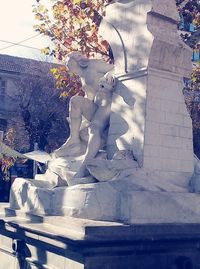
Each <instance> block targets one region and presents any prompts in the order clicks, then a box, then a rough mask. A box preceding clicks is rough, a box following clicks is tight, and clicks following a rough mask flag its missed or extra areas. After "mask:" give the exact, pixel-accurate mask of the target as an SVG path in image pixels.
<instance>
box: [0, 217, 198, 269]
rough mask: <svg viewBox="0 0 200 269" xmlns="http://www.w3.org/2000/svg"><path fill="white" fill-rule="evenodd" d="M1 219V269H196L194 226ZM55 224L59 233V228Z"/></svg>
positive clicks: (196, 232) (196, 227) (196, 242)
mask: <svg viewBox="0 0 200 269" xmlns="http://www.w3.org/2000/svg"><path fill="white" fill-rule="evenodd" d="M29 217H30V219H31V223H30V220H28V219H25V218H24V219H23V218H22V217H21V218H20V217H18V218H16V217H8V216H7V217H5V216H4V217H3V219H2V216H1V218H0V258H1V267H2V268H5V269H18V268H20V269H27V268H29V269H36V268H37V269H41V268H43V269H44V268H45V269H47V268H48V269H50V268H51V269H53V268H54V269H124V268H126V269H133V268H134V269H146V268H159V269H185V268H199V265H200V258H199V248H200V236H199V235H200V226H199V225H198V224H184V225H182V224H171V225H170V224H165V225H162V224H148V225H147V224H143V225H141V224H140V225H133V226H130V225H122V224H120V223H113V222H98V221H85V220H81V219H80V220H78V219H73V218H62V217H50V218H43V222H37V219H34V216H29ZM57 223H59V224H60V225H59V227H58V226H57Z"/></svg>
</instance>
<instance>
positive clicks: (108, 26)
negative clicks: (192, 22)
mask: <svg viewBox="0 0 200 269" xmlns="http://www.w3.org/2000/svg"><path fill="white" fill-rule="evenodd" d="M106 14H107V15H106V18H105V20H104V22H103V23H102V25H101V28H100V30H101V34H102V35H103V36H104V37H105V38H106V39H107V40H108V41H109V43H110V45H111V47H112V50H113V54H114V58H115V73H116V76H117V77H118V80H119V83H118V85H117V93H116V94H115V96H114V98H113V103H112V114H111V119H110V122H111V126H110V129H109V136H108V151H109V152H108V153H109V156H110V157H111V156H112V155H113V154H114V152H116V151H117V150H118V149H120V150H123V149H131V150H133V154H134V156H136V158H137V160H138V161H139V164H140V166H141V167H143V168H144V169H148V170H149V171H150V170H151V171H157V173H160V180H162V178H163V179H168V180H172V178H171V176H172V174H173V180H174V181H176V180H177V181H178V180H181V181H182V184H183V185H185V184H188V180H189V179H190V177H191V175H192V173H193V169H194V165H193V144H192V123H191V119H190V117H189V115H188V112H187V110H186V106H185V103H184V99H183V94H182V88H183V77H189V76H190V73H191V60H190V59H191V49H190V48H189V47H187V46H186V45H185V44H184V43H183V42H182V41H181V39H180V36H179V34H178V32H177V23H176V21H177V20H178V13H177V11H176V6H175V1H174V0H170V1H165V0H161V1H160V0H159V1H158V0H154V1H151V0H147V1H146V0H142V1H137V0H136V1H118V2H117V3H113V4H112V5H110V6H108V8H107V13H106ZM117 17H123V18H126V20H123V21H122V20H120V19H119V20H116V18H117ZM121 96H122V97H123V98H124V100H123V98H122V97H121ZM131 98H132V99H134V102H132V105H131V104H130V103H128V102H127V101H126V100H127V99H130V100H131ZM120 126H121V128H120Z"/></svg>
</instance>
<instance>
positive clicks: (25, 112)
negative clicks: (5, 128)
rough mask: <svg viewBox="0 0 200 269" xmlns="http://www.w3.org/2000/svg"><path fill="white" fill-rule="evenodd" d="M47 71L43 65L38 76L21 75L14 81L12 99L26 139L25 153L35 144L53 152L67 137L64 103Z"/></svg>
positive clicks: (65, 105) (65, 104) (65, 106)
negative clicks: (14, 92)
mask: <svg viewBox="0 0 200 269" xmlns="http://www.w3.org/2000/svg"><path fill="white" fill-rule="evenodd" d="M38 65H39V63H38ZM38 68H39V66H38ZM49 68H50V67H48V68H46V69H45V68H44V66H42V68H41V75H40V76H35V75H32V76H30V75H28V76H27V75H24V76H22V77H21V79H20V80H16V81H15V84H16V87H17V88H18V93H17V94H16V96H15V100H16V102H17V103H18V105H19V114H20V116H21V119H22V121H23V124H24V129H25V131H26V135H27V136H28V140H29V145H30V148H29V149H28V150H33V149H34V143H38V146H39V148H40V149H41V150H44V149H45V148H48V149H49V151H52V150H54V149H55V148H57V147H58V146H60V144H62V143H63V142H64V141H63V140H64V139H66V136H67V134H68V126H67V125H66V121H65V117H66V114H67V102H64V101H62V100H61V99H60V98H59V94H58V92H57V90H55V85H54V80H53V78H52V76H51V74H50V73H49V72H48V70H49ZM19 132H20V130H19ZM20 135H22V134H20ZM55 137H56V141H55ZM53 140H54V141H55V142H53Z"/></svg>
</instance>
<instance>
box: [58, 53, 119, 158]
mask: <svg viewBox="0 0 200 269" xmlns="http://www.w3.org/2000/svg"><path fill="white" fill-rule="evenodd" d="M66 65H67V67H68V68H69V70H70V72H74V73H76V74H77V75H79V76H80V78H81V81H82V87H83V90H84V92H85V96H84V97H82V96H74V97H72V98H71V100H70V113H69V118H70V137H69V138H68V140H67V141H66V142H65V143H64V144H63V145H62V146H61V147H60V148H59V149H57V150H55V151H54V155H55V157H65V156H70V155H72V154H74V153H76V151H77V152H81V141H80V128H81V124H82V116H83V117H84V118H85V119H86V120H87V121H89V122H91V124H90V126H92V125H94V124H96V122H98V124H99V132H102V129H103V128H104V126H103V121H105V118H107V116H106V114H108V113H107V112H106V111H107V110H108V108H107V109H105V110H104V113H102V111H101V112H100V110H98V109H97V108H99V109H100V103H102V104H104V103H106V104H108V102H111V100H109V98H110V97H108V96H106V95H105V94H104V95H105V96H104V97H103V96H102V101H100V96H99V94H100V92H98V94H97V91H98V89H99V88H100V87H99V81H100V79H101V81H102V77H103V76H104V75H105V74H106V73H107V72H108V71H111V70H112V69H113V65H109V64H107V63H105V62H103V61H101V60H95V59H87V58H86V57H84V56H83V55H82V54H81V53H79V52H72V53H71V54H69V56H68V58H67V61H66ZM111 78H112V79H111ZM103 80H104V82H106V81H107V86H106V85H105V86H106V87H108V84H109V83H111V80H113V76H111V75H107V76H106V77H105V78H103ZM108 81H109V82H108ZM113 83H114V82H113ZM111 84H112V83H111ZM109 87H110V85H109ZM111 88H112V89H113V85H112V86H111ZM102 93H103V91H102ZM103 98H105V99H106V98H107V101H106V100H103ZM94 100H95V101H94ZM104 108H105V104H104ZM101 109H102V108H101ZM92 121H94V123H92ZM100 125H101V126H100ZM100 129H101V130H100ZM90 130H91V127H90V129H89V136H90V137H91V134H90V132H91V131H90ZM97 136H98V135H97V134H96V137H97ZM90 139H91V138H90ZM91 143H93V141H91ZM94 144H95V146H96V145H98V144H99V142H98V139H97V142H96V143H94ZM88 145H89V141H88ZM96 147H99V146H96ZM94 151H96V150H94ZM89 152H90V150H89V149H88V148H87V152H86V155H87V154H90V153H89ZM92 155H93V154H92Z"/></svg>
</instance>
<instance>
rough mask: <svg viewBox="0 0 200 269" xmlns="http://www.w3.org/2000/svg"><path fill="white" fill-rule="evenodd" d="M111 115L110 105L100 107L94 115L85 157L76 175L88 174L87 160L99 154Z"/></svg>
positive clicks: (79, 176)
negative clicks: (103, 134)
mask: <svg viewBox="0 0 200 269" xmlns="http://www.w3.org/2000/svg"><path fill="white" fill-rule="evenodd" d="M109 116H110V106H107V107H99V108H98V109H97V111H96V113H95V114H94V115H93V119H92V121H91V123H90V126H89V128H88V130H89V139H88V146H87V150H86V155H85V159H84V161H83V163H82V165H81V167H80V169H79V171H78V172H77V173H76V175H75V177H78V178H81V177H85V176H87V175H88V172H87V169H86V163H87V160H88V159H91V158H95V156H96V155H97V153H98V151H99V149H100V146H101V137H102V133H103V131H104V129H105V127H106V126H107V125H108V121H109Z"/></svg>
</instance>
